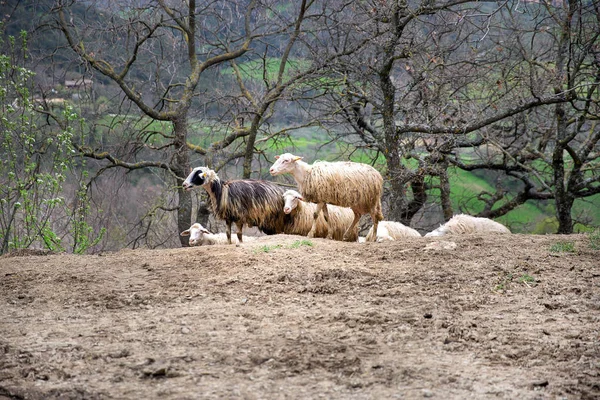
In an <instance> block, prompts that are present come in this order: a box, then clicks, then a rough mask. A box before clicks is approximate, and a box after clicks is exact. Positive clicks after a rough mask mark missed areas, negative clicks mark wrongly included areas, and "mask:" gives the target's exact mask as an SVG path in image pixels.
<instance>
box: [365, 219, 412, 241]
mask: <svg viewBox="0 0 600 400" xmlns="http://www.w3.org/2000/svg"><path fill="white" fill-rule="evenodd" d="M374 232H375V230H374V229H373V227H371V229H370V230H369V232H368V233H367V238H366V240H367V241H369V242H373V241H377V242H383V241H387V240H392V241H393V240H397V239H401V238H405V237H421V234H420V233H419V232H417V231H416V230H414V229H413V228H411V227H408V226H406V225H403V224H401V223H400V222H395V221H380V222H379V225H378V226H377V235H375V237H373V235H374Z"/></svg>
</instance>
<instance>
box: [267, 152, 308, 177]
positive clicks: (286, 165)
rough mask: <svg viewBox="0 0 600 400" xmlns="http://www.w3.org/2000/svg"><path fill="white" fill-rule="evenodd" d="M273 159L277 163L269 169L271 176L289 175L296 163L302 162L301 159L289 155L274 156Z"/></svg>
mask: <svg viewBox="0 0 600 400" xmlns="http://www.w3.org/2000/svg"><path fill="white" fill-rule="evenodd" d="M275 158H276V159H277V161H275V163H274V164H273V165H272V166H271V168H270V169H269V172H270V173H271V175H272V176H276V175H282V174H288V173H291V172H292V171H293V170H294V169H295V168H296V166H295V163H296V161H299V160H302V157H299V156H295V155H293V154H291V153H284V154H282V155H280V156H275Z"/></svg>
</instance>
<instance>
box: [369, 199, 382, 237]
mask: <svg viewBox="0 0 600 400" xmlns="http://www.w3.org/2000/svg"><path fill="white" fill-rule="evenodd" d="M371 219H372V220H373V232H375V234H374V235H373V238H372V239H373V240H372V241H374V242H377V241H378V240H377V233H378V232H377V226H378V225H379V221H381V220H382V219H383V214H382V213H381V203H379V206H378V207H376V208H375V210H373V212H372V213H371Z"/></svg>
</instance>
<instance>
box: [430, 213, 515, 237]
mask: <svg viewBox="0 0 600 400" xmlns="http://www.w3.org/2000/svg"><path fill="white" fill-rule="evenodd" d="M469 233H510V230H508V228H507V227H505V226H504V225H502V224H500V223H498V222H496V221H492V220H491V219H489V218H480V217H473V216H471V215H466V214H458V215H455V216H454V217H452V218H451V219H450V220H449V221H448V222H446V223H445V224H444V225H442V226H440V227H439V228H437V229H436V230H434V231H431V232H429V233H427V234H426V235H425V237H431V236H445V235H450V234H458V235H461V234H463V235H464V234H469Z"/></svg>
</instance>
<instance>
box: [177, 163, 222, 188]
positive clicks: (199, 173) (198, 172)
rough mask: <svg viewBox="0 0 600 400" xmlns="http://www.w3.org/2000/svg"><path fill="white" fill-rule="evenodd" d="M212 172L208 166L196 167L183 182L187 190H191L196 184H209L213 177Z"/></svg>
mask: <svg viewBox="0 0 600 400" xmlns="http://www.w3.org/2000/svg"><path fill="white" fill-rule="evenodd" d="M211 172H213V171H212V170H210V169H208V168H206V167H197V168H194V169H193V170H192V172H190V174H189V175H188V176H187V178H186V179H185V181H184V182H183V185H182V186H183V188H184V189H185V190H191V189H193V188H194V187H196V186H202V185H205V184H207V183H208V181H209V179H210V177H211V174H210V173H211ZM213 173H214V172H213Z"/></svg>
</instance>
